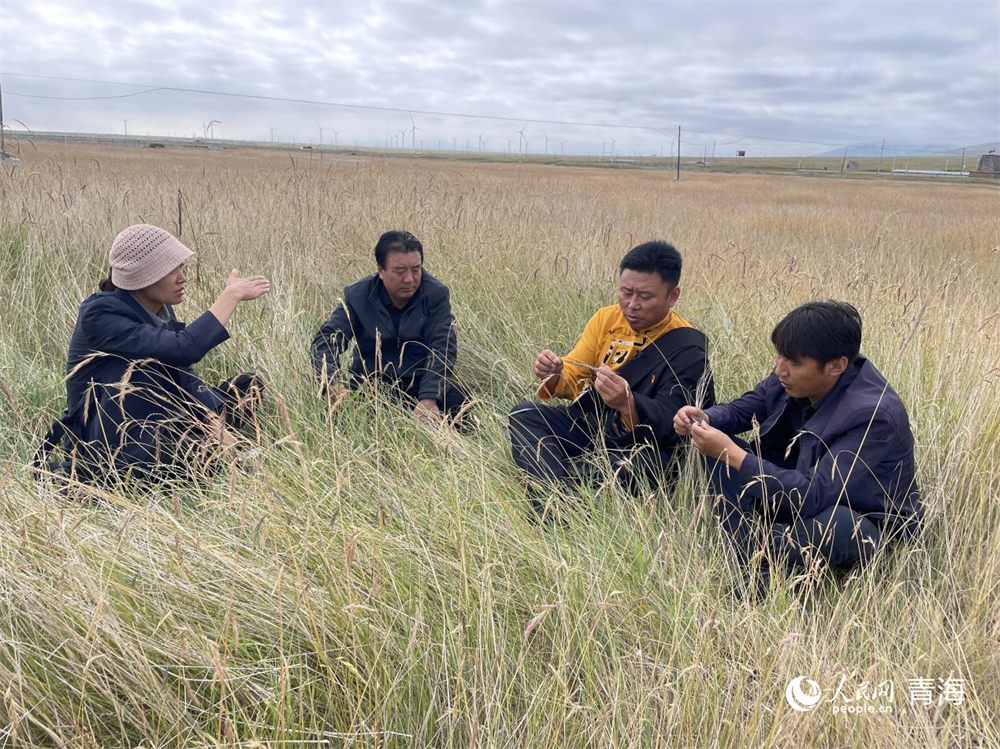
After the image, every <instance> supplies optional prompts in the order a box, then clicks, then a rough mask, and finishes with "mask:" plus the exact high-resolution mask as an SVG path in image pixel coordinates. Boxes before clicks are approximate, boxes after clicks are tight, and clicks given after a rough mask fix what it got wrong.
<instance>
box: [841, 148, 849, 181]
mask: <svg viewBox="0 0 1000 749" xmlns="http://www.w3.org/2000/svg"><path fill="white" fill-rule="evenodd" d="M846 168H847V147H846V146H845V147H844V160H843V161H842V162H840V173H841V174H843V173H844V170H845V169H846Z"/></svg>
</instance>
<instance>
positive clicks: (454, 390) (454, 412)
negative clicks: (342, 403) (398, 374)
mask: <svg viewBox="0 0 1000 749" xmlns="http://www.w3.org/2000/svg"><path fill="white" fill-rule="evenodd" d="M377 383H378V385H379V386H380V387H382V388H385V389H386V390H387V391H388V392H389V394H390V395H391V396H395V397H397V398H398V399H399V400H400V402H401V403H403V404H404V405H405V406H406V407H407V408H413V407H414V406H416V405H417V401H418V400H419V399H420V378H419V377H413V378H411V379H407V380H399V379H396V378H392V377H379V378H378V380H377ZM365 384H366V380H365V379H363V378H359V377H356V376H354V375H353V374H352V376H351V377H350V378H349V379H348V385H349V387H350V388H351V390H358V389H360V388H362V387H363V386H364V385H365ZM471 400H472V396H471V395H470V394H469V391H468V390H466V389H465V388H464V387H462V386H461V385H459V384H458V383H457V382H455V381H454V380H442V382H441V387H439V388H438V394H437V397H436V398H435V399H434V401H435V402H436V403H437V407H438V408H439V409H441V412H442V413H443V414H445V415H446V416H447V417H448V418H449V419H460V418H461V417H462V416H463V415H464V414H465V413H466V412H467V411H468V407H469V401H471Z"/></svg>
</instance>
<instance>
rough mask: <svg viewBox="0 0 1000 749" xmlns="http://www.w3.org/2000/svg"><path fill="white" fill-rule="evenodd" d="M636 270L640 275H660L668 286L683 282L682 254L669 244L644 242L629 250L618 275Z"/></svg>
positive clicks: (619, 267)
mask: <svg viewBox="0 0 1000 749" xmlns="http://www.w3.org/2000/svg"><path fill="white" fill-rule="evenodd" d="M627 270H634V271H637V272H638V273H654V272H656V273H659V274H660V278H662V279H663V280H664V282H665V283H666V284H667V285H668V286H671V287H673V286H676V285H677V284H679V283H680V282H681V253H679V252H678V251H677V248H676V247H674V246H673V245H672V244H669V243H668V242H661V241H659V240H654V241H652V242H644V243H643V244H640V245H637V246H635V247H633V248H632V249H631V250H629V251H628V252H627V253H626V254H625V257H623V258H622V262H621V265H619V266H618V274H619V275H621V274H622V273H623V272H624V271H627Z"/></svg>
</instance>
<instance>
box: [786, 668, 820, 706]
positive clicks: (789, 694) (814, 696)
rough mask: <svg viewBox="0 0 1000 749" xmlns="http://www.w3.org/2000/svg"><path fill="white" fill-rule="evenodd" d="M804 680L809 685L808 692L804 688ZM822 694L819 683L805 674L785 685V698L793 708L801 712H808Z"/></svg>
mask: <svg viewBox="0 0 1000 749" xmlns="http://www.w3.org/2000/svg"><path fill="white" fill-rule="evenodd" d="M803 681H804V682H805V683H806V684H808V685H809V691H808V692H806V691H803V689H802V682H803ZM822 696H823V693H822V692H821V691H820V688H819V684H817V683H816V682H815V681H813V680H812V679H807V678H806V677H804V676H796V677H795V678H794V679H792V680H791V681H790V682H788V686H787V687H785V700H786V701H787V702H788V704H789V705H790V706H791V708H792V709H793V710H798V711H799V712H800V713H807V712H809V711H810V710H812V709H813V708H814V707H816V705H817V704H818V703H819V700H820V698H821V697H822Z"/></svg>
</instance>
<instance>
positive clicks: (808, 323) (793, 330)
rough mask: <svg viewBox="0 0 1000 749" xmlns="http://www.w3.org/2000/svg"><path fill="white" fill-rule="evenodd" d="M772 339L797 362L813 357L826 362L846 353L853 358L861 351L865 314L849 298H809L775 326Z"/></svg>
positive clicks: (779, 351) (781, 351) (852, 359)
mask: <svg viewBox="0 0 1000 749" xmlns="http://www.w3.org/2000/svg"><path fill="white" fill-rule="evenodd" d="M771 343H773V344H774V350H775V351H777V352H778V353H779V354H781V356H783V357H785V358H786V359H791V360H792V361H794V362H797V361H800V360H801V359H802V358H803V357H809V358H810V359H815V360H816V361H818V362H819V363H820V366H823V365H825V364H826V363H827V362H831V361H833V360H834V359H839V358H840V357H842V356H846V357H847V361H848V362H853V361H854V360H855V359H856V358H857V357H858V353H860V351H861V314H860V313H859V312H858V310H857V309H856V308H855V307H854V305H852V304H848V303H847V302H836V301H834V300H832V299H830V300H828V301H825V302H808V303H807V304H803V305H802V306H801V307H796V308H795V309H793V310H792V311H791V312H789V313H788V314H787V315H785V317H784V318H783V319H782V320H781V322H779V323H778V324H777V325H775V326H774V330H773V331H772V332H771Z"/></svg>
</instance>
